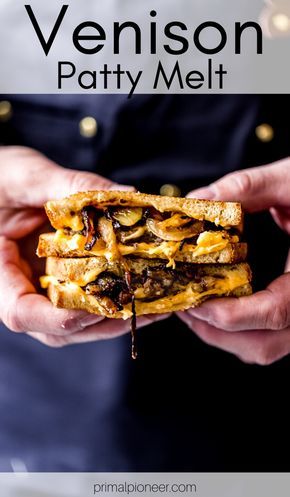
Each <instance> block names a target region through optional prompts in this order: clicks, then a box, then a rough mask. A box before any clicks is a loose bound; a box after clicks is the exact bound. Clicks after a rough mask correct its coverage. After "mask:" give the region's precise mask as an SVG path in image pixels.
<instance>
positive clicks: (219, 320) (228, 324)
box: [209, 307, 236, 331]
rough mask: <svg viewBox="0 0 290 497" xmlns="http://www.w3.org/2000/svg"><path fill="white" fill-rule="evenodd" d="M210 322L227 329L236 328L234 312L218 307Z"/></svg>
mask: <svg viewBox="0 0 290 497" xmlns="http://www.w3.org/2000/svg"><path fill="white" fill-rule="evenodd" d="M209 324H211V325H213V326H215V327H216V328H220V329H223V330H225V331H232V330H233V329H234V328H235V324H236V316H235V314H234V313H233V312H228V311H226V310H224V309H221V308H218V307H217V308H216V309H215V311H214V313H213V315H212V318H211V319H210V321H209Z"/></svg>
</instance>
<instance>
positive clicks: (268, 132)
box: [255, 123, 274, 143]
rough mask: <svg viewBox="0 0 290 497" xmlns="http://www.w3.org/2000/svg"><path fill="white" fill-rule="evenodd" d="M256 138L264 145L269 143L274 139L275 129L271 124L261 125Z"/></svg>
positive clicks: (256, 131)
mask: <svg viewBox="0 0 290 497" xmlns="http://www.w3.org/2000/svg"><path fill="white" fill-rule="evenodd" d="M255 133H256V137H257V138H258V140H260V141H261V142H263V143H269V142H271V141H272V140H273V138H274V129H273V128H272V126H270V124H266V123H264V124H260V125H259V126H257V127H256V130H255Z"/></svg>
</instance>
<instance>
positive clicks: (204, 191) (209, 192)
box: [187, 187, 216, 200]
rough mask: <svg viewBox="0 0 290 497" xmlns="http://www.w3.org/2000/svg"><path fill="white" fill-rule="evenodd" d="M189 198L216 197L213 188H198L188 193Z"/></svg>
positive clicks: (207, 198)
mask: <svg viewBox="0 0 290 497" xmlns="http://www.w3.org/2000/svg"><path fill="white" fill-rule="evenodd" d="M187 196H188V197H189V198H198V199H202V200H213V199H214V198H215V196H216V195H215V192H214V191H213V189H212V188H210V187H206V188H198V190H193V191H192V192H190V193H189V194H188V195H187Z"/></svg>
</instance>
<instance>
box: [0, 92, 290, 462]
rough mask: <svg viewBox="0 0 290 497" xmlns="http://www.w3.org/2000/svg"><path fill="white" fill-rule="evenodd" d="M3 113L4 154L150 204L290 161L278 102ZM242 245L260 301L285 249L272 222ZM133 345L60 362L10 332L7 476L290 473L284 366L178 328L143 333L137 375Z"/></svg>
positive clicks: (2, 351)
mask: <svg viewBox="0 0 290 497" xmlns="http://www.w3.org/2000/svg"><path fill="white" fill-rule="evenodd" d="M4 99H5V100H7V97H5V98H3V100H4ZM9 100H10V101H11V104H12V107H13V116H12V118H11V119H10V120H8V121H7V122H5V123H4V122H2V123H1V122H0V142H2V144H4V145H6V146H9V145H15V144H17V145H25V146H28V147H32V148H34V149H37V150H40V151H41V152H43V153H44V154H46V155H47V156H48V157H49V158H51V159H53V160H55V161H56V162H57V163H59V164H61V165H63V166H65V167H70V168H74V169H80V170H89V171H96V172H98V173H99V174H101V175H103V176H106V177H109V178H111V179H113V180H115V181H117V182H120V183H123V184H132V185H134V186H136V187H137V188H138V189H139V190H141V191H145V192H150V193H159V190H160V187H161V186H162V185H163V184H164V183H173V184H176V185H177V186H178V187H179V188H180V190H181V192H182V194H186V193H187V192H188V191H189V190H191V189H192V188H195V187H198V186H202V185H203V184H207V183H208V182H211V181H214V180H215V179H217V178H219V177H220V176H222V175H224V174H226V173H228V172H230V171H234V170H236V169H239V168H244V167H249V166H255V165H260V164H266V163H269V162H271V161H274V160H277V159H279V158H282V157H286V156H288V155H289V152H290V141H289V131H290V130H289V123H288V121H287V119H288V116H289V106H290V104H289V98H288V97H283V96H281V97H279V96H276V97H259V96H235V95H231V96H229V95H228V96H226V95H225V96H222V95H220V96H202V95H198V96H169V95H168V96H134V97H133V98H132V99H131V100H128V99H127V98H126V97H123V96H117V95H111V96H74V95H67V96H64V95H61V96H42V95H39V96H11V98H10V99H9ZM85 116H92V117H94V118H95V119H96V121H97V123H98V132H97V134H96V136H94V137H91V138H87V137H84V136H82V135H81V134H80V131H79V124H80V121H81V120H82V119H83V118H84V117H85ZM262 123H269V124H270V125H271V126H272V127H273V129H274V132H275V133H274V139H273V140H272V141H271V142H268V143H263V142H261V141H260V140H259V139H258V138H257V136H256V134H255V130H256V127H257V126H258V125H260V124H262ZM52 197H53V192H52ZM246 236H247V238H248V239H249V242H250V247H251V250H250V262H251V263H252V265H253V267H254V268H255V274H254V275H255V287H256V289H258V288H262V287H263V286H264V285H265V284H267V283H268V282H269V281H270V280H271V279H273V278H274V277H275V276H277V275H278V274H279V273H281V272H282V271H283V264H284V259H285V257H286V252H287V249H288V240H287V237H286V236H285V235H284V234H283V233H282V232H281V231H280V230H279V229H278V228H277V227H276V226H275V224H274V222H273V221H272V220H271V218H270V216H269V215H268V214H262V215H255V216H252V217H251V218H250V219H249V220H248V223H247V226H246ZM265 240H267V243H265ZM273 254H275V256H273ZM269 261H270V262H269ZM2 298H3V297H2ZM129 342H130V337H129V336H125V337H122V338H118V339H116V340H111V341H104V342H96V343H93V344H86V345H74V346H69V347H66V348H63V349H57V350H56V349H50V348H47V347H45V346H44V345H41V344H40V343H38V342H36V341H34V340H32V339H31V338H29V337H27V336H26V335H19V334H17V335H16V334H13V333H11V332H9V331H8V330H7V329H6V328H5V327H3V326H2V327H1V330H0V471H11V470H12V466H13V460H15V459H20V460H21V461H22V462H23V463H24V464H25V465H26V467H27V469H28V470H29V471H219V470H224V471H231V470H237V471H252V470H253V471H260V470H261V471H266V470H271V471H275V470H276V469H278V470H280V471H281V470H284V469H285V470H286V468H287V469H289V468H288V463H287V461H285V459H284V456H283V455H282V454H280V450H281V449H280V447H281V440H280V439H281V437H282V436H283V439H284V440H285V445H286V444H287V446H289V442H290V435H289V430H288V425H289V423H288V419H289V414H290V413H289V407H288V399H287V391H288V377H289V370H290V361H289V359H288V358H285V359H284V360H283V361H281V362H280V363H278V364H276V365H273V366H271V367H268V368H266V369H263V368H259V367H255V366H249V365H245V364H242V363H240V362H239V360H238V359H236V358H235V357H233V356H231V355H229V354H227V353H225V352H222V351H218V350H216V349H213V348H210V347H208V346H207V345H205V344H203V343H201V342H200V341H199V340H198V339H197V338H196V337H195V335H194V334H193V333H192V332H190V331H189V330H188V329H187V328H186V327H185V325H184V324H183V323H182V322H181V321H179V320H178V319H177V318H176V317H172V318H170V319H169V320H166V321H164V322H162V323H159V324H154V325H151V326H150V327H149V328H145V329H143V330H140V332H139V342H140V343H139V347H140V358H139V359H138V360H137V361H135V362H132V361H131V359H130V353H129V350H130V344H129ZM11 461H12V462H11Z"/></svg>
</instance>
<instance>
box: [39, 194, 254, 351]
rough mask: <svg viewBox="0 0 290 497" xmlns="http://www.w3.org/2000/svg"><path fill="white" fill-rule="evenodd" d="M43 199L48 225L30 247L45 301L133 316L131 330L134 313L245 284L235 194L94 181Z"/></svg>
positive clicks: (237, 292) (162, 309)
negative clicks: (209, 196)
mask: <svg viewBox="0 0 290 497" xmlns="http://www.w3.org/2000/svg"><path fill="white" fill-rule="evenodd" d="M45 209H46V212H47V215H48V217H49V220H50V222H51V225H52V227H53V228H54V229H55V231H54V232H51V233H45V234H43V235H41V236H40V239H39V244H38V249H37V254H38V256H39V257H46V259H47V260H46V275H45V276H43V277H42V278H41V286H42V287H43V288H45V289H47V291H48V296H49V298H50V300H51V301H52V303H53V304H54V305H55V306H58V307H63V308H68V309H83V310H86V311H88V312H91V313H96V314H99V315H102V316H104V317H107V318H123V319H128V318H131V319H132V333H133V338H134V337H135V334H134V332H135V327H136V316H141V315H146V314H155V313H167V312H174V311H179V310H186V309H188V308H190V307H193V306H197V305H200V304H201V303H202V302H203V301H204V300H206V299H208V298H211V297H221V296H236V297H239V296H244V295H249V294H250V293H251V291H252V290H251V270H250V268H249V265H248V264H247V263H246V262H245V259H246V256H247V244H246V243H244V242H242V241H241V236H242V230H243V213H242V209H241V205H240V204H239V203H234V202H217V201H207V200H197V199H184V198H172V197H161V196H154V195H145V194H141V193H133V192H116V191H107V192H102V191H96V192H84V193H77V194H75V195H72V196H70V197H68V198H66V199H63V200H56V201H50V202H47V204H46V205H45ZM134 343H135V342H134ZM135 355H136V350H135V346H134V347H133V356H135Z"/></svg>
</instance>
